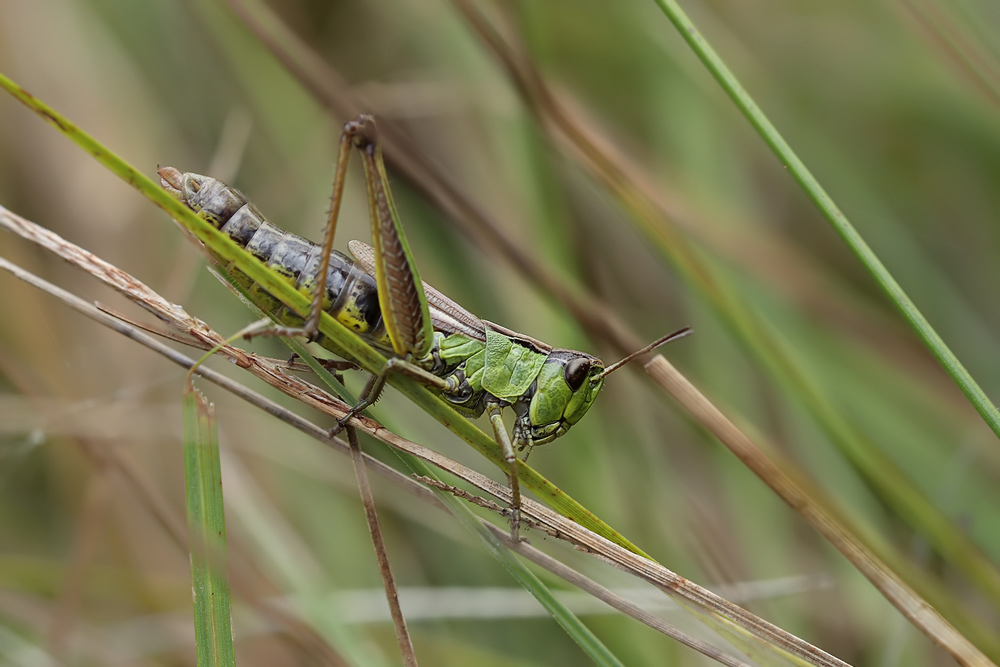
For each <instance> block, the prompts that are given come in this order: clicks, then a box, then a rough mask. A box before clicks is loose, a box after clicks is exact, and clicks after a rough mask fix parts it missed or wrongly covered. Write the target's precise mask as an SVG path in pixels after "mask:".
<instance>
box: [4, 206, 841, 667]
mask: <svg viewBox="0 0 1000 667" xmlns="http://www.w3.org/2000/svg"><path fill="white" fill-rule="evenodd" d="M0 226H3V227H6V228H8V229H10V230H11V231H14V232H15V233H17V234H19V235H21V236H23V237H24V238H27V239H29V240H31V241H33V242H35V243H37V244H39V245H41V246H43V247H45V248H47V249H49V250H51V251H52V252H54V253H56V254H57V255H59V256H60V257H62V258H63V259H65V260H67V261H69V262H70V263H72V264H75V265H77V266H79V267H80V268H83V269H84V270H86V271H87V272H89V273H91V274H92V275H94V276H95V277H97V278H98V279H99V280H101V281H103V282H105V283H106V284H108V285H110V286H111V287H113V288H115V289H116V290H118V291H119V292H121V293H122V294H123V295H125V296H126V297H128V298H129V299H131V300H133V301H135V302H136V303H138V304H139V305H141V306H142V307H144V308H146V309H147V310H149V311H150V312H152V313H154V314H155V315H156V316H157V317H159V318H160V319H162V320H163V321H165V322H167V323H169V324H170V325H172V326H174V327H176V328H177V329H178V330H179V331H182V332H184V333H186V334H188V335H190V336H191V337H192V338H194V339H195V340H197V341H201V342H202V343H205V344H208V345H209V346H210V347H215V346H219V354H221V355H223V356H226V357H228V358H229V359H230V360H232V361H233V362H234V363H235V364H236V365H238V366H240V367H241V368H244V369H245V370H247V371H249V372H250V373H252V374H253V375H255V376H256V377H258V378H259V379H261V380H263V381H264V382H266V383H267V384H269V385H270V386H272V387H274V388H275V389H278V390H279V391H281V392H282V393H285V394H287V395H289V396H292V397H294V398H296V399H298V400H300V401H302V402H303V403H306V404H307V405H309V406H311V407H312V408H314V409H316V410H318V411H320V412H322V413H324V414H327V415H330V416H332V417H335V418H340V417H342V416H344V415H345V414H346V413H347V411H348V408H347V406H346V405H345V404H344V403H343V402H341V401H340V400H339V399H337V398H335V397H333V396H331V395H330V394H328V393H327V392H325V391H323V390H322V389H320V388H318V387H315V386H314V385H311V384H309V383H307V382H305V381H303V380H301V379H299V378H297V377H294V376H291V375H288V374H286V373H284V372H283V371H282V369H280V368H277V367H275V366H273V365H271V364H269V363H266V362H265V360H264V359H263V358H261V357H258V356H257V355H254V354H252V353H248V352H246V351H244V350H241V349H239V348H236V347H233V346H231V345H229V344H227V343H226V342H225V339H224V338H223V337H222V336H220V335H219V334H218V333H216V332H215V331H213V330H212V329H211V328H210V327H209V326H208V325H207V324H205V323H204V322H202V321H201V320H199V319H197V318H194V317H192V316H190V315H188V314H187V313H186V312H185V311H184V310H183V309H182V308H181V307H180V306H177V305H174V304H170V303H169V302H167V301H166V300H164V299H163V298H162V297H160V296H159V295H158V294H156V293H155V292H153V291H152V290H150V289H149V288H148V287H147V286H146V285H144V284H143V283H141V282H140V281H138V280H136V279H135V278H133V277H132V276H130V275H129V274H127V273H125V272H124V271H121V270H120V269H118V268H117V267H114V266H112V265H110V264H108V263H107V262H104V261H103V260H101V259H100V258H98V257H96V256H94V255H93V254H91V253H89V252H87V251H85V250H83V249H82V248H79V247H77V246H75V245H73V244H71V243H69V242H67V241H65V240H64V239H62V238H60V237H59V236H57V235H56V234H53V233H52V232H50V231H48V230H46V229H44V228H41V227H39V226H37V225H35V224H34V223H32V222H30V221H28V220H25V219H23V218H21V217H19V216H17V215H15V214H13V213H11V212H9V211H7V210H6V209H5V208H3V207H2V206H0ZM0 268H3V269H5V270H7V271H9V272H11V273H13V274H14V275H16V276H17V277H19V278H21V279H22V280H25V281H26V282H29V283H31V284H33V285H35V286H37V287H39V288H41V289H44V290H45V291H47V292H49V293H51V294H53V295H55V296H57V297H58V298H60V299H61V300H63V301H64V302H65V303H67V305H69V306H71V307H72V308H74V309H76V310H78V311H79V312H81V313H83V314H85V315H87V316H88V317H90V318H91V319H94V320H97V321H99V322H101V323H102V324H105V325H106V326H109V327H110V328H112V329H114V330H116V331H118V332H120V333H122V334H123V335H125V336H127V337H129V338H131V339H133V340H136V341H137V342H140V343H142V344H143V345H145V346H147V347H149V348H151V349H153V350H155V351H157V352H159V353H160V354H162V355H164V356H166V357H167V358H169V359H171V360H172V361H174V362H175V363H178V364H179V365H181V366H183V367H185V368H190V366H191V365H192V364H193V363H194V362H193V361H192V360H191V359H188V358H187V357H185V356H184V355H182V354H180V353H178V352H177V351H175V350H173V349H172V348H170V347H168V346H166V345H164V344H163V343H161V342H160V341H158V340H155V339H153V338H152V337H150V336H149V335H147V334H145V333H143V332H141V331H138V330H137V329H135V328H134V327H132V326H131V325H129V324H127V323H125V322H122V321H120V320H118V319H116V318H114V317H112V316H110V315H108V314H106V313H104V312H102V311H101V310H99V309H97V308H96V307H94V306H93V305H91V304H89V303H87V302H84V301H82V300H81V299H79V298H77V297H75V296H74V295H72V294H69V293H67V292H65V291H64V290H61V289H60V288H57V287H55V286H52V285H49V284H47V283H45V281H42V280H41V279H39V278H37V277H35V276H33V275H31V274H29V273H27V272H25V271H23V270H21V269H19V268H17V267H15V266H13V265H12V264H10V263H8V262H6V260H3V259H2V258H0ZM197 372H198V374H199V375H200V376H202V377H204V378H205V379H207V380H209V381H211V382H213V383H215V384H217V385H219V386H221V387H223V388H225V389H227V390H228V391H231V392H232V393H235V394H236V395H238V396H240V397H241V398H244V399H245V400H247V401H248V402H250V403H252V404H254V405H256V406H257V407H260V408H261V409H263V410H265V411H267V412H269V413H270V414H273V415H275V416H277V417H279V418H280V419H282V421H285V422H286V423H288V424H290V425H292V426H294V427H295V428H296V429H298V430H300V431H302V432H303V433H306V434H307V435H310V436H311V437H313V438H315V439H317V440H320V441H322V442H324V443H326V444H329V445H331V446H333V447H334V448H335V449H337V450H339V451H340V452H342V453H345V454H347V453H349V446H348V445H347V444H346V443H344V442H343V441H341V440H338V439H336V438H332V437H330V435H329V433H328V431H327V430H326V429H322V428H320V427H318V426H316V425H315V424H312V423H311V422H309V421H307V420H305V419H303V418H302V417H300V416H298V415H296V414H294V413H291V412H289V411H287V410H284V409H282V408H280V407H279V406H277V405H276V404H274V403H273V402H271V401H269V400H267V399H265V398H264V397H262V396H260V395H259V394H257V393H256V392H253V391H251V390H249V389H247V388H246V387H245V386H243V385H241V384H240V383H238V382H235V381H234V380H231V379H229V378H227V377H225V376H224V375H221V374H220V373H218V372H216V371H213V370H212V369H210V368H207V367H204V366H201V367H199V368H198V371H197ZM349 423H350V424H351V425H353V426H355V427H356V428H357V429H359V430H361V431H364V432H365V433H368V434H369V435H371V436H373V437H375V438H377V439H379V440H381V441H383V442H385V443H386V444H388V445H390V446H392V447H395V448H397V449H399V450H401V451H404V452H406V453H408V454H411V455H413V456H416V457H417V458H420V459H422V460H424V461H426V462H428V463H430V464H432V465H434V466H436V467H438V468H440V469H442V470H445V471H447V472H448V473H450V474H452V475H454V476H456V477H458V478H459V479H462V480H464V481H465V482H466V483H468V484H470V485H472V486H474V487H476V488H478V489H480V490H481V491H483V492H485V493H487V494H489V495H491V496H493V497H495V498H497V499H499V500H500V501H501V502H502V503H505V504H509V503H510V501H511V497H510V490H509V488H508V487H507V485H506V484H500V483H497V482H495V481H493V480H492V479H490V478H488V477H486V476H484V475H481V474H480V473H478V472H476V471H474V470H472V469H470V468H467V467H465V466H463V465H461V464H459V463H457V462H455V461H452V460H451V459H448V458H447V457H444V456H442V455H440V454H438V453H437V452H434V451H433V450H430V449H428V448H426V447H423V446H421V445H418V444H416V443H413V442H410V441H409V440H406V439H404V438H401V437H399V436H398V435H396V434H395V433H392V432H391V431H389V430H388V429H386V428H384V427H382V426H379V425H378V424H377V423H376V422H374V421H373V420H371V419H368V418H366V417H363V416H359V417H355V418H354V419H352V420H351V422H349ZM365 461H366V464H367V465H368V466H371V467H372V469H374V470H377V471H379V472H380V473H381V474H384V475H386V476H389V477H391V478H393V479H394V481H396V482H397V483H399V484H400V485H403V486H404V487H406V488H408V489H409V488H410V487H411V485H415V486H417V487H418V488H419V489H420V490H421V496H422V497H426V496H425V495H424V494H429V495H431V496H433V494H432V492H430V491H429V490H428V489H427V488H426V487H423V486H421V485H419V484H417V483H416V482H414V481H413V480H411V479H409V478H407V477H406V476H404V475H402V474H401V473H398V472H397V471H395V470H393V469H391V468H389V467H388V466H385V465H384V464H381V463H380V462H378V461H376V460H374V459H371V458H370V457H366V458H365ZM521 512H522V515H523V516H525V517H526V518H527V519H529V520H530V521H532V522H534V523H536V524H538V526H539V527H540V528H541V529H542V530H544V531H545V532H547V533H548V534H550V535H552V536H555V537H558V538H560V539H563V540H566V541H568V542H570V543H571V544H573V545H574V546H576V547H577V548H578V549H580V550H583V551H586V552H589V553H591V554H593V555H595V556H597V557H599V558H600V559H601V560H604V561H605V562H608V563H610V564H612V565H614V566H616V567H618V568H620V569H622V570H624V571H625V572H628V573H630V574H632V575H634V576H636V577H639V578H641V579H643V580H645V581H647V582H649V583H650V584H652V585H654V586H656V587H657V588H659V589H660V590H662V591H663V592H664V593H666V594H667V595H669V596H671V597H674V598H677V599H678V600H680V601H682V603H689V604H686V605H685V606H686V607H687V608H688V609H689V610H690V609H693V610H694V611H695V612H696V613H706V614H709V615H711V616H714V617H716V618H717V619H721V620H722V622H723V624H724V625H725V624H732V625H734V626H738V627H740V628H743V629H744V630H745V631H746V632H749V633H750V634H752V635H753V636H754V637H756V638H758V639H759V640H762V641H764V642H766V643H767V644H769V645H771V646H775V647H778V648H780V649H782V650H784V651H787V652H789V653H791V654H792V655H796V656H800V657H802V658H804V659H806V660H808V661H809V663H810V664H814V665H822V666H825V667H826V666H828V667H833V666H843V665H846V664H847V663H845V662H843V661H841V660H839V659H837V658H835V657H833V656H831V655H829V654H827V653H825V652H824V651H822V650H821V649H818V648H817V647H815V646H812V645H811V644H808V643H807V642H804V641H802V640H801V639H799V638H798V637H795V636H794V635H791V634H790V633H787V632H785V631H784V630H782V629H781V628H779V627H777V626H775V625H773V624H771V623H768V622H767V621H765V620H763V619H761V618H758V617H757V616H754V615H753V614H751V613H749V612H747V611H746V610H744V609H742V608H740V607H739V606H737V605H734V604H733V603H731V602H729V601H728V600H726V599H724V598H722V597H720V596H718V595H716V594H714V593H712V592H711V591H709V590H707V589H704V588H702V587H700V586H698V585H696V584H694V583H692V582H690V581H688V580H687V579H684V578H683V577H681V576H679V575H677V574H675V573H674V572H672V571H670V570H668V569H667V568H665V567H663V566H662V565H660V564H659V563H656V562H655V561H652V560H649V559H647V558H644V557H642V556H638V555H636V554H634V553H632V552H630V551H628V550H626V549H624V548H622V547H620V546H618V545H617V544H614V543H613V542H610V541H609V540H607V539H605V538H603V537H601V536H599V535H597V534H595V533H593V532H591V531H589V530H587V529H585V528H583V527H582V526H580V525H579V524H577V523H576V522H574V521H572V520H569V519H566V518H564V517H562V516H560V515H558V514H555V513H554V512H552V511H551V510H549V509H548V508H547V507H545V506H544V505H541V504H540V503H537V502H535V501H532V500H530V499H527V498H525V499H524V501H523V504H522V507H521ZM637 620H643V619H641V618H640V619H637Z"/></svg>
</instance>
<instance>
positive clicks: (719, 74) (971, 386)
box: [656, 0, 1000, 437]
mask: <svg viewBox="0 0 1000 667" xmlns="http://www.w3.org/2000/svg"><path fill="white" fill-rule="evenodd" d="M656 3H657V4H658V5H659V6H660V8H661V9H662V10H663V13H664V14H666V16H667V18H668V19H669V20H670V22H671V23H673V25H674V27H675V28H677V31H678V32H679V33H680V34H681V37H683V38H684V40H685V41H686V42H687V43H688V45H689V46H690V47H691V49H692V50H693V51H694V52H695V54H696V55H697V56H698V58H699V59H700V60H701V61H702V63H703V64H704V65H705V67H707V68H708V70H709V72H711V74H712V76H713V77H715V80H716V81H718V83H719V85H720V86H722V88H723V90H725V91H726V94H727V95H729V97H730V98H731V99H732V100H733V102H734V103H735V104H736V106H737V107H738V108H739V110H740V111H741V112H742V113H743V115H744V116H746V118H747V120H748V121H750V124H751V125H753V127H754V129H756V130H757V132H758V133H759V134H760V136H761V137H762V138H763V139H764V141H765V142H766V143H767V145H768V146H769V147H770V148H771V150H772V151H774V154H775V155H777V156H778V159H779V160H781V162H782V164H783V165H785V167H786V168H787V169H788V171H789V173H791V175H792V177H793V178H794V179H795V181H796V182H797V183H798V184H799V185H800V186H801V187H802V189H803V190H804V191H805V193H806V195H807V196H808V197H809V199H811V200H812V201H813V203H814V204H815V205H816V207H817V208H818V209H819V210H820V212H821V213H822V214H823V215H824V216H825V217H826V219H827V220H828V221H829V223H830V225H832V226H833V229H834V231H836V232H837V234H838V235H839V236H840V238H841V239H843V241H844V243H846V244H847V246H848V247H849V248H850V249H851V251H852V252H853V253H854V254H855V256H856V257H857V258H858V259H859V260H860V261H861V263H862V264H863V265H864V266H865V268H866V269H867V270H868V272H869V273H870V274H871V275H872V277H873V278H874V279H875V282H877V283H878V285H879V287H881V288H882V290H883V291H884V292H885V293H886V295H887V296H888V297H889V299H890V300H891V301H892V303H893V304H895V305H896V308H898V309H899V311H900V313H902V315H903V317H904V318H906V321H907V322H908V323H909V324H910V326H911V327H913V329H914V331H916V332H917V335H918V336H919V337H920V339H921V340H922V341H923V343H924V345H926V346H927V349H928V350H930V352H931V354H932V355H934V358H935V359H937V361H938V363H940V364H941V366H942V367H943V368H944V370H945V372H947V373H948V375H949V376H950V377H951V379H952V380H953V381H954V382H955V384H956V385H958V388H959V389H960V390H961V391H962V393H963V394H965V397H966V398H967V399H968V400H969V402H970V403H972V405H973V407H975V409H976V411H977V412H978V413H979V414H980V416H981V417H982V418H983V420H984V421H985V422H986V424H987V425H988V426H989V427H990V429H992V431H993V433H994V434H996V435H997V437H1000V410H998V409H997V407H996V406H995V405H994V404H993V402H992V401H990V399H989V397H988V396H987V395H986V392H984V391H983V390H982V388H981V387H980V386H979V384H978V383H977V382H976V381H975V380H974V379H973V377H972V376H971V375H970V374H969V372H968V371H967V370H966V369H965V367H964V366H963V365H962V363H961V362H960V361H959V360H958V357H956V356H955V354H954V353H953V352H952V351H951V350H950V349H949V348H948V346H947V345H946V344H945V342H944V341H943V340H942V339H941V337H940V336H939V335H938V333H937V332H936V331H935V330H934V328H933V327H932V326H931V324H930V322H928V321H927V318H925V317H924V316H923V314H922V313H921V312H920V310H919V309H918V308H917V306H916V304H915V303H913V301H912V300H911V299H910V297H909V296H907V294H906V292H904V291H903V288H902V287H900V285H899V283H897V282H896V280H895V278H893V277H892V274H891V273H889V270H888V269H886V268H885V265H883V264H882V262H881V260H879V258H878V256H877V255H876V254H875V253H874V252H873V251H872V249H871V248H870V247H869V246H868V244H867V243H866V242H865V240H864V239H863V238H862V237H861V235H860V234H859V233H858V231H857V230H856V229H855V228H854V226H853V225H852V224H851V223H850V221H849V220H848V219H847V216H846V215H844V213H843V211H841V210H840V208H839V207H838V206H837V205H836V204H835V203H834V201H833V199H832V198H831V197H830V195H829V194H827V192H826V190H824V189H823V187H822V186H821V185H820V184H819V181H817V180H816V179H815V177H813V175H812V173H811V172H810V171H809V169H808V168H807V167H806V166H805V164H803V163H802V161H801V160H800V159H799V157H798V156H797V155H796V154H795V152H794V151H793V150H792V148H791V146H789V145H788V143H787V142H786V141H785V140H784V138H782V136H781V134H779V133H778V130H777V129H776V128H775V127H774V126H773V125H772V124H771V122H770V121H769V120H768V119H767V116H765V115H764V112H763V111H761V109H760V107H758V106H757V104H756V103H755V102H754V101H753V99H752V98H751V97H750V95H749V93H747V91H746V90H744V88H743V87H742V86H741V85H740V83H739V81H737V79H736V77H735V76H734V75H733V73H732V72H731V71H729V68H728V67H726V65H725V63H723V62H722V59H721V58H720V57H719V56H718V54H716V53H715V50H714V49H712V47H711V46H710V45H709V44H708V42H707V41H706V40H705V38H704V36H703V35H702V34H701V33H700V32H698V30H697V29H696V28H695V26H694V24H693V23H692V22H691V19H689V18H688V17H687V15H686V14H685V13H684V12H683V10H682V9H681V8H680V6H679V5H678V4H677V2H676V1H675V0H656Z"/></svg>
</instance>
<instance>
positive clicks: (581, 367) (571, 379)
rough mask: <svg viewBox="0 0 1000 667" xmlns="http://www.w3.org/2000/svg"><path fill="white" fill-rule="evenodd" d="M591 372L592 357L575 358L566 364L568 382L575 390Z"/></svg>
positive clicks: (565, 373) (565, 375) (565, 374)
mask: <svg viewBox="0 0 1000 667" xmlns="http://www.w3.org/2000/svg"><path fill="white" fill-rule="evenodd" d="M589 374H590V359H573V360H572V361H570V362H569V363H568V364H566V370H565V371H564V377H565V378H566V384H567V385H569V388H570V389H572V390H573V391H576V390H577V389H579V388H580V387H582V386H583V381H584V380H586V379H587V375H589Z"/></svg>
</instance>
